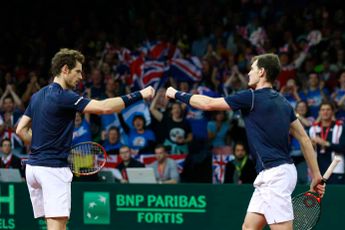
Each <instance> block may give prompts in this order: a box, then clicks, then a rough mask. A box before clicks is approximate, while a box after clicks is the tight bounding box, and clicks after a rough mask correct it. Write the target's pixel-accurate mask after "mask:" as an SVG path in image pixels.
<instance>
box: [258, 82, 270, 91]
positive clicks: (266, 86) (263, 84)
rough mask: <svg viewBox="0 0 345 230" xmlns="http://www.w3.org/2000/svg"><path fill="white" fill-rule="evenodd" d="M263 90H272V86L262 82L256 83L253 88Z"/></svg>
mask: <svg viewBox="0 0 345 230" xmlns="http://www.w3.org/2000/svg"><path fill="white" fill-rule="evenodd" d="M263 88H272V84H271V83H269V82H263V83H261V82H258V84H257V85H256V87H255V90H258V89H263Z"/></svg>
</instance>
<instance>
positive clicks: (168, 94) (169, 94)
mask: <svg viewBox="0 0 345 230" xmlns="http://www.w3.org/2000/svg"><path fill="white" fill-rule="evenodd" d="M176 92H177V90H176V89H174V88H173V87H171V86H170V87H169V88H168V89H167V90H166V92H165V96H166V97H168V98H172V99H174V98H175V94H176Z"/></svg>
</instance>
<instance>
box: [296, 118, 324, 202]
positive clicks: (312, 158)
mask: <svg viewBox="0 0 345 230" xmlns="http://www.w3.org/2000/svg"><path fill="white" fill-rule="evenodd" d="M290 132H291V134H292V135H293V136H294V137H295V138H296V139H297V140H298V141H299V143H300V145H301V150H302V152H303V155H304V158H305V160H306V162H307V164H308V167H309V169H310V171H311V174H312V182H311V184H310V190H311V191H316V192H318V193H319V194H320V195H321V196H322V195H323V193H324V186H321V185H320V182H321V179H322V177H321V174H320V169H319V166H318V164H317V160H316V154H315V151H314V148H313V145H312V143H311V140H310V138H309V137H308V135H307V133H306V132H305V130H304V128H303V126H302V124H301V122H300V121H299V120H298V119H296V120H295V121H294V122H292V123H291V125H290Z"/></svg>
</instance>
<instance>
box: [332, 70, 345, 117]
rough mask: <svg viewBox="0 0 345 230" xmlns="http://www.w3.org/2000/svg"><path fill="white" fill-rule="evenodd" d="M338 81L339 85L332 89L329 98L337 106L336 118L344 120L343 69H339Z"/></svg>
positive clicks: (344, 84)
mask: <svg viewBox="0 0 345 230" xmlns="http://www.w3.org/2000/svg"><path fill="white" fill-rule="evenodd" d="M338 81H339V87H337V88H336V89H335V90H334V92H333V93H332V96H331V98H332V99H333V100H334V101H335V103H336V105H337V107H338V111H337V112H336V118H337V119H340V120H343V121H345V69H343V70H341V71H339V78H338Z"/></svg>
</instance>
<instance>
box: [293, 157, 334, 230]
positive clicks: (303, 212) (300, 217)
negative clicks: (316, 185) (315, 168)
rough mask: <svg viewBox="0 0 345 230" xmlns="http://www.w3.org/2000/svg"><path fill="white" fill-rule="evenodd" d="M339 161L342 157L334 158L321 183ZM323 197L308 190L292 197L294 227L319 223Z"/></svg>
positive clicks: (304, 229)
mask: <svg viewBox="0 0 345 230" xmlns="http://www.w3.org/2000/svg"><path fill="white" fill-rule="evenodd" d="M339 161H340V159H339V158H338V157H335V158H334V160H333V162H332V163H331V165H330V166H329V167H328V169H327V171H326V172H325V174H324V175H323V178H322V180H321V184H325V183H326V181H327V179H328V178H329V177H330V176H331V175H332V173H333V170H334V168H335V167H336V166H337V164H338V163H339ZM321 198H322V196H320V195H319V194H318V193H317V192H312V191H308V192H304V193H301V194H298V195H297V196H295V197H294V198H293V199H292V206H293V212H294V216H295V219H294V221H293V226H294V228H293V229H295V230H307V229H312V228H313V227H314V226H315V225H316V224H317V222H318V221H319V218H320V215H321Z"/></svg>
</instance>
